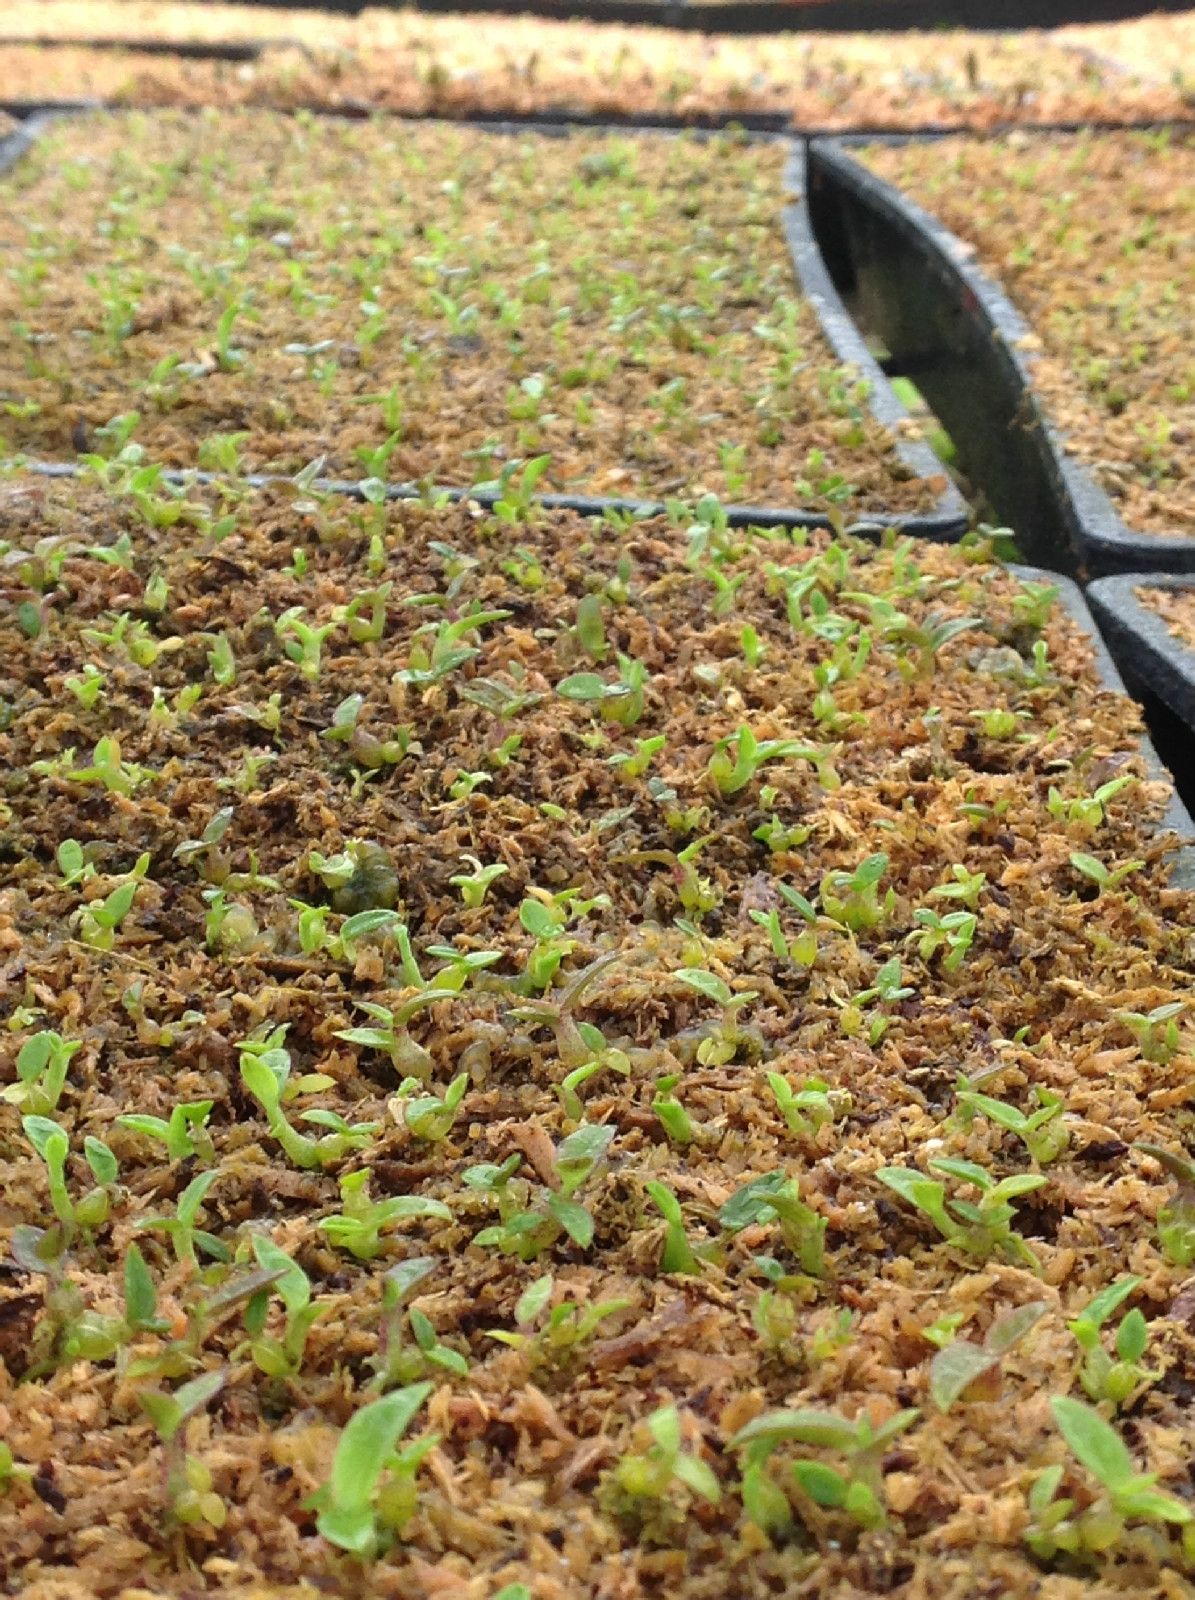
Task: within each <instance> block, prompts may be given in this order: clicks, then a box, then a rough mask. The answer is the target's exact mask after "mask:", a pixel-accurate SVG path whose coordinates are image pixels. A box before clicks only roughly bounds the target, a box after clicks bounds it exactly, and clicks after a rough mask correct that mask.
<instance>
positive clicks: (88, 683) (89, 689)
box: [63, 661, 108, 711]
mask: <svg viewBox="0 0 1195 1600" xmlns="http://www.w3.org/2000/svg"><path fill="white" fill-rule="evenodd" d="M107 682H108V680H107V678H106V676H105V675H104V674H103V673H102V672H101V671H100V669H99V668H98V667H97V666H95V665H93V663H92V662H90V661H88V662H87V663H86V664H85V665H84V667H83V671H82V674H81V675H80V676H79V677H77V678H76V677H71V678H64V679H63V684H64V686H65V687H66V688H67V689H69V690H70V692H71V694H73V695H74V697H75V699H76V700H77V701H78V702H79V704H80V705H81V706H82V708H83V710H84V711H94V710H95V708H96V706H97V705H99V703H100V701H101V700H102V699H103V697H104V686H105V684H106V683H107Z"/></svg>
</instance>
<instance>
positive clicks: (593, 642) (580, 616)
mask: <svg viewBox="0 0 1195 1600" xmlns="http://www.w3.org/2000/svg"><path fill="white" fill-rule="evenodd" d="M603 610H604V608H603V605H602V597H601V595H600V594H586V595H582V597H581V599H580V600H578V601H577V619H576V621H575V622H574V623H573V626H572V628H571V629H570V630H569V632H570V634H571V636H572V638H573V640H574V641H575V643H576V648H577V651H578V653H579V654H582V655H587V656H588V657H589V659H590V660H591V661H593V662H596V664H597V665H598V666H599V667H600V666H601V664H602V662H603V661H605V659H606V657H607V655H608V654H609V653H610V646H609V644H608V643H607V640H606V624H605V621H604V617H603Z"/></svg>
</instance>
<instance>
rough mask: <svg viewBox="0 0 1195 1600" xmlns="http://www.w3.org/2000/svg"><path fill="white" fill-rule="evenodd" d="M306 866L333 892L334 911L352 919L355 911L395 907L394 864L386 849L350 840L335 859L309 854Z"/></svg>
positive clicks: (361, 841)
mask: <svg viewBox="0 0 1195 1600" xmlns="http://www.w3.org/2000/svg"><path fill="white" fill-rule="evenodd" d="M307 865H308V867H309V869H310V870H311V871H312V872H313V873H314V874H315V875H316V877H318V878H319V880H320V882H321V883H322V884H323V885H324V887H325V888H326V889H330V890H331V891H332V909H333V911H342V912H344V913H346V914H347V915H349V916H351V915H353V914H354V913H355V912H358V911H374V910H379V909H380V910H387V911H388V910H390V909H391V908H392V907H393V906H395V905H396V904H397V903H398V894H399V883H398V874H397V872H396V871H395V868H394V861H393V859H392V857H391V855H390V852H389V851H388V850H387V849H386V848H385V846H383V845H380V844H377V843H376V842H375V841H374V840H372V839H350V840H349V841H348V843H347V844H346V845H345V847H344V849H343V850H342V851H340V852H339V853H338V854H337V855H334V856H322V855H321V854H320V853H319V851H318V850H312V851H311V853H310V854H309V855H308V857H307Z"/></svg>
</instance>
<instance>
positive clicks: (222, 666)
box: [203, 634, 282, 731]
mask: <svg viewBox="0 0 1195 1600" xmlns="http://www.w3.org/2000/svg"><path fill="white" fill-rule="evenodd" d="M203 640H205V643H206V645H208V672H211V678H213V682H214V683H219V686H221V688H227V686H229V685H230V683H235V682H237V658H235V654H234V651H232V645H230V643H229V635H227V634H205V635H203ZM280 704H282V702H280ZM274 731H277V728H275V730H274Z"/></svg>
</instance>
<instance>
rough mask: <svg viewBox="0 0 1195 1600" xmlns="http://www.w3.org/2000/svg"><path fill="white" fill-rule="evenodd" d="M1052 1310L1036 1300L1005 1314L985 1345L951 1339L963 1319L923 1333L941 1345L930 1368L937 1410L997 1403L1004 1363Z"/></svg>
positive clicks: (953, 1320)
mask: <svg viewBox="0 0 1195 1600" xmlns="http://www.w3.org/2000/svg"><path fill="white" fill-rule="evenodd" d="M1051 1309H1052V1307H1051V1305H1050V1302H1049V1301H1048V1300H1034V1301H1031V1302H1030V1303H1029V1304H1028V1305H1023V1306H1017V1307H1016V1308H1015V1309H1014V1310H1012V1311H1006V1312H1005V1313H1004V1314H1003V1315H1002V1316H999V1317H997V1318H996V1319H995V1321H994V1322H993V1323H992V1325H991V1327H990V1328H989V1329H988V1331H987V1333H985V1334H984V1337H983V1343H982V1344H973V1343H972V1342H971V1341H970V1340H969V1339H955V1338H953V1337H951V1334H952V1333H953V1328H951V1327H950V1326H949V1325H950V1323H952V1322H953V1323H954V1325H955V1326H957V1324H958V1322H959V1321H961V1317H958V1318H947V1319H943V1321H944V1323H945V1324H946V1326H945V1327H943V1328H941V1329H938V1328H937V1327H930V1328H926V1329H923V1332H924V1334H925V1336H926V1338H928V1339H930V1340H931V1343H938V1344H939V1345H940V1348H939V1350H938V1353H937V1355H936V1356H935V1357H934V1358H933V1360H932V1361H931V1362H930V1364H929V1392H930V1397H931V1399H932V1400H933V1402H934V1405H935V1406H936V1407H937V1408H938V1410H939V1411H949V1410H950V1408H951V1406H953V1405H955V1404H956V1403H957V1402H958V1401H960V1400H964V1401H975V1400H996V1399H998V1398H999V1395H1000V1363H1001V1361H1002V1360H1003V1358H1004V1357H1005V1356H1006V1355H1007V1354H1008V1352H1009V1351H1010V1350H1012V1349H1013V1348H1014V1347H1015V1346H1016V1345H1018V1344H1020V1342H1021V1340H1022V1339H1024V1338H1025V1336H1026V1335H1027V1334H1028V1333H1029V1332H1030V1331H1031V1330H1032V1329H1033V1328H1035V1327H1036V1326H1037V1324H1038V1323H1039V1322H1040V1321H1041V1319H1042V1318H1043V1317H1044V1316H1045V1315H1046V1314H1047V1313H1048V1312H1049V1311H1050V1310H1051ZM936 1335H937V1337H935V1336H936ZM943 1336H944V1337H943Z"/></svg>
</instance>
